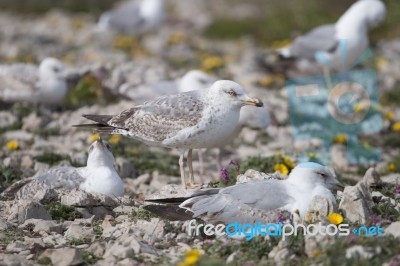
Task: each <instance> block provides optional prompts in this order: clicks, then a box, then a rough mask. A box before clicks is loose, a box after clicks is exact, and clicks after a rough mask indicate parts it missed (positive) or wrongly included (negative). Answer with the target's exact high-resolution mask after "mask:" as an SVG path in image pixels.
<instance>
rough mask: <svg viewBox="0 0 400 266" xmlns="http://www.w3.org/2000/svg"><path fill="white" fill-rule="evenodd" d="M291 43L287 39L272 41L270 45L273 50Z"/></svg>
mask: <svg viewBox="0 0 400 266" xmlns="http://www.w3.org/2000/svg"><path fill="white" fill-rule="evenodd" d="M290 43H291V41H290V40H289V39H285V40H279V41H274V42H273V43H272V45H271V47H272V48H274V49H279V48H283V47H286V46H288V45H289V44H290Z"/></svg>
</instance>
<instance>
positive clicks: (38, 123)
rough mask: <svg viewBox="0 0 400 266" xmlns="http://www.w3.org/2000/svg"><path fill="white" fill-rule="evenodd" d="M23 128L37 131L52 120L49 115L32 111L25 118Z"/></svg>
mask: <svg viewBox="0 0 400 266" xmlns="http://www.w3.org/2000/svg"><path fill="white" fill-rule="evenodd" d="M22 122H23V125H22V129H23V130H27V131H29V132H35V131H38V130H40V129H42V128H43V127H44V126H46V124H48V123H49V122H50V119H49V117H48V116H37V114H36V113H31V114H29V115H28V116H27V117H24V119H23V121H22Z"/></svg>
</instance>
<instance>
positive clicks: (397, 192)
mask: <svg viewBox="0 0 400 266" xmlns="http://www.w3.org/2000/svg"><path fill="white" fill-rule="evenodd" d="M394 193H395V194H400V184H398V185H397V186H396V189H395V190H394Z"/></svg>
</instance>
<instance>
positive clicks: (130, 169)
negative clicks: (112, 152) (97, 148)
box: [115, 157, 136, 178]
mask: <svg viewBox="0 0 400 266" xmlns="http://www.w3.org/2000/svg"><path fill="white" fill-rule="evenodd" d="M115 169H116V170H117V172H118V173H119V175H120V176H121V177H122V178H125V177H131V178H132V177H136V169H135V167H134V166H133V164H132V163H131V162H129V161H128V160H127V159H125V158H123V157H117V158H116V159H115Z"/></svg>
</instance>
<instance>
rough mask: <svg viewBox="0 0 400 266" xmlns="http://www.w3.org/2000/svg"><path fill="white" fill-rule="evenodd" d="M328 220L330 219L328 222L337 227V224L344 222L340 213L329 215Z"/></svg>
mask: <svg viewBox="0 0 400 266" xmlns="http://www.w3.org/2000/svg"><path fill="white" fill-rule="evenodd" d="M326 218H327V219H328V221H329V222H330V223H331V224H336V225H337V224H341V223H342V222H343V216H342V215H340V213H336V212H333V213H331V214H329V215H328V216H327V217H326Z"/></svg>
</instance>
